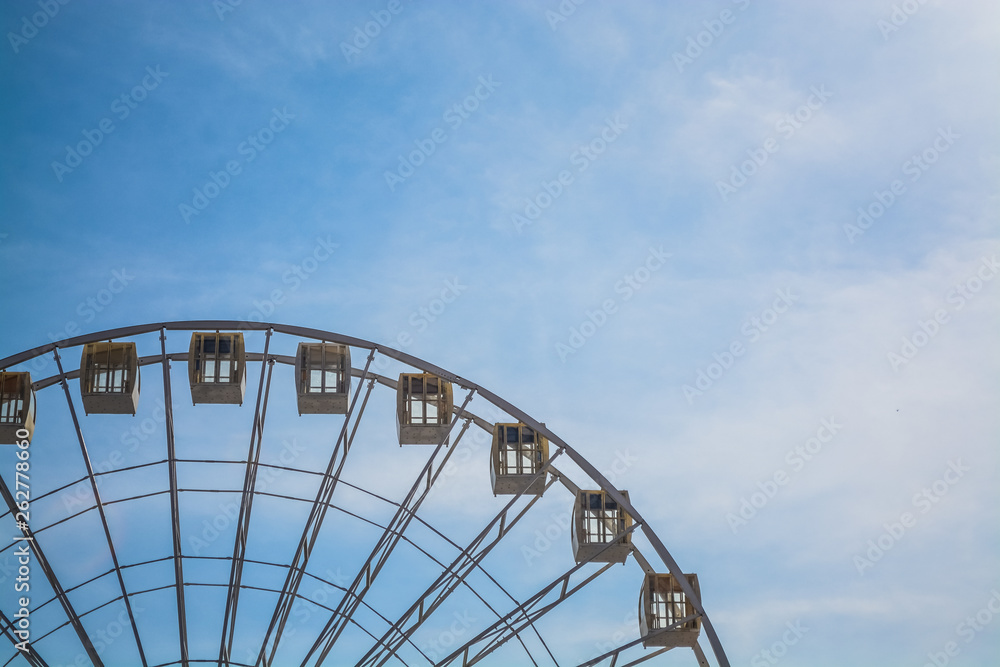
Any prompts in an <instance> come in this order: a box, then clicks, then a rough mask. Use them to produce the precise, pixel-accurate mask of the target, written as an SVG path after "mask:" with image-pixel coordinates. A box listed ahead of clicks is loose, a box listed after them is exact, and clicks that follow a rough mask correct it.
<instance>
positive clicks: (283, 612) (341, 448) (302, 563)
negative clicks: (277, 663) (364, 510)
mask: <svg viewBox="0 0 1000 667" xmlns="http://www.w3.org/2000/svg"><path fill="white" fill-rule="evenodd" d="M374 358H375V351H374V350H372V351H371V352H370V353H369V355H368V360H367V361H366V362H365V369H364V372H363V373H362V374H361V380H360V381H359V382H358V387H359V388H360V386H361V385H362V384H364V383H365V380H366V379H367V376H368V369H369V368H370V367H371V363H372V360H373V359H374ZM374 385H375V383H374V381H371V382H369V384H368V387H367V389H366V390H365V399H364V401H363V402H362V404H361V409H360V411H359V412H358V416H357V418H356V419H355V422H354V428H353V430H352V431H351V434H350V437H348V435H347V430H348V426H349V425H350V423H351V417H352V416H353V413H354V408H355V406H356V405H357V402H358V396H359V393H355V394H354V397H353V398H352V399H351V405H350V407H349V408H348V410H347V415H346V416H345V417H344V425H343V427H342V428H341V429H340V435H339V436H338V437H337V443H336V445H335V446H334V449H333V454H331V455H330V463H329V464H328V465H327V467H326V473H325V474H324V475H323V482H322V483H321V484H320V487H319V490H318V491H317V492H316V499H315V500H314V501H313V506H312V511H311V512H310V513H309V518H308V519H306V525H305V527H304V528H303V529H302V536H301V537H300V538H299V544H298V547H296V550H295V555H294V557H293V558H292V562H291V564H290V565H289V570H288V575H287V577H286V578H285V584H284V586H283V587H282V589H281V592H280V594H279V596H278V604H277V605H276V606H275V609H274V613H273V614H272V615H271V622H270V623H269V624H268V628H267V632H266V633H265V635H264V641H263V642H262V643H261V647H260V653H259V654H258V656H257V663H256V664H257V665H258V666H259V665H270V664H271V663H272V662H273V660H274V655H275V653H276V652H277V650H278V644H279V642H280V641H281V633H282V632H283V631H284V628H285V624H286V623H287V622H288V616H289V614H291V611H292V603H293V602H294V600H295V596H296V595H297V594H298V589H299V584H300V583H301V582H302V575H303V574H304V573H305V570H306V565H308V563H309V556H310V554H311V553H312V549H313V545H315V543H316V538H317V537H318V535H319V530H320V528H321V527H322V525H323V519H324V518H325V517H326V510H327V508H328V507H329V504H330V500H331V498H332V497H333V492H334V490H336V488H337V482H338V481H339V479H340V473H341V471H342V470H343V469H344V464H345V463H346V462H347V455H348V453H349V452H350V449H351V443H352V442H353V441H354V435H355V434H356V433H357V429H358V424H360V423H361V417H362V415H363V414H364V410H365V406H366V405H367V404H368V397H369V396H370V395H371V391H372V388H373V387H374ZM269 644H270V649H269V646H268V645H269ZM268 654H269V655H268Z"/></svg>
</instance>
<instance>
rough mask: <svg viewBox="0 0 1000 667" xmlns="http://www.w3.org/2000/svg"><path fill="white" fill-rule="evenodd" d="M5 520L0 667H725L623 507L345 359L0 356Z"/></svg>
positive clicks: (459, 380)
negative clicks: (396, 666)
mask: <svg viewBox="0 0 1000 667" xmlns="http://www.w3.org/2000/svg"><path fill="white" fill-rule="evenodd" d="M76 355H79V359H80V361H79V365H77V363H76ZM0 494H2V496H3V501H4V505H3V507H2V508H0V509H2V510H3V514H2V515H0V521H2V525H3V526H4V528H5V529H6V531H7V533H8V535H9V536H13V540H9V543H8V544H6V545H4V547H3V548H2V549H0V586H3V587H4V588H6V589H7V590H6V591H5V593H4V595H3V596H2V599H3V604H2V606H0V625H2V629H3V633H4V635H5V636H6V638H7V639H8V640H9V641H8V642H5V643H6V648H5V649H4V651H3V652H2V653H0V664H2V665H24V664H27V665H33V666H45V665H49V666H52V667H55V666H56V665H89V664H93V665H95V666H104V665H106V666H108V667H111V666H117V665H142V666H143V667H153V666H155V667H162V666H165V665H182V666H184V667H187V666H188V665H197V664H216V665H220V666H221V665H240V666H243V665H246V666H254V667H257V666H261V665H274V666H287V665H301V666H302V667H307V666H310V667H311V666H318V665H356V666H358V667H375V666H380V665H386V664H402V665H473V664H481V665H484V666H485V665H536V666H541V665H579V666H580V667H584V666H590V665H613V666H615V667H624V666H625V665H637V664H640V663H645V662H647V661H649V664H669V665H674V664H678V665H679V664H698V665H703V666H706V667H707V666H709V665H710V664H712V663H710V662H709V661H708V659H707V657H706V655H705V651H704V650H703V648H702V646H701V644H700V643H699V642H700V641H701V640H702V639H704V640H707V644H708V649H709V653H710V654H713V655H714V657H715V663H716V664H717V665H719V667H729V662H728V659H727V658H726V655H725V652H724V650H723V648H722V644H721V642H720V640H719V638H718V635H717V634H716V632H715V629H714V628H713V626H712V623H711V621H710V620H709V617H708V614H707V612H706V611H705V608H704V606H703V605H702V599H701V589H700V584H699V581H698V577H697V575H696V574H693V573H690V572H688V571H685V570H682V569H681V568H680V566H679V565H678V564H677V563H676V562H675V560H674V559H673V557H672V556H671V555H670V553H669V552H668V551H667V548H666V546H665V545H664V544H663V541H662V540H661V539H660V538H659V537H658V536H657V535H656V533H655V532H654V530H653V527H652V526H651V525H649V524H648V523H647V522H646V520H645V519H644V518H643V516H642V515H641V514H640V512H639V510H638V509H637V508H636V507H635V506H633V504H632V503H631V502H630V500H629V494H628V491H627V490H623V489H618V488H616V487H615V486H614V485H613V484H612V482H611V481H609V479H608V478H607V477H606V476H605V475H604V474H602V473H601V472H600V471H599V470H598V469H597V468H596V467H595V466H594V465H592V464H591V463H590V462H588V461H587V460H586V459H585V458H584V457H583V456H581V455H580V454H579V453H578V452H577V451H576V450H575V449H573V448H572V447H571V446H570V445H569V444H567V443H566V442H565V441H563V440H562V439H561V438H560V437H559V436H558V435H557V434H555V433H553V432H552V431H551V430H550V429H549V428H548V427H547V426H546V425H545V423H544V422H542V421H538V420H536V419H535V418H533V417H531V416H529V415H528V414H527V413H525V412H523V411H522V410H520V409H519V408H517V407H515V406H513V405H511V404H510V403H508V402H507V401H505V400H504V399H502V398H500V397H499V396H497V395H495V394H493V393H492V392H490V391H489V390H487V389H485V388H483V387H481V386H479V385H477V384H476V383H474V382H472V381H470V380H467V379H465V378H463V377H459V376H457V375H455V374H453V373H450V372H448V371H447V370H445V369H442V368H439V367H437V366H435V365H433V364H430V363H428V362H426V361H423V360H421V359H418V358H416V357H414V356H412V355H409V354H406V353H404V352H401V351H399V350H395V349H392V348H389V347H386V346H384V345H381V344H376V343H372V342H369V341H366V340H361V339H358V338H353V337H350V336H345V335H342V334H337V333H333V332H328V331H321V330H317V329H309V328H303V327H296V326H288V325H282V324H271V323H247V322H237V321H208V320H206V321H183V322H161V323H153V324H144V325H139V326H132V327H126V328H120V329H113V330H108V331H102V332H97V333H93V334H87V335H83V336H78V337H76V338H72V339H68V340H64V341H59V342H55V343H49V344H46V345H42V346H40V347H36V348H34V349H30V350H26V351H24V352H21V353H18V354H14V355H11V356H8V357H7V358H5V359H3V360H0ZM702 633H704V637H703V636H702ZM672 649H677V650H672Z"/></svg>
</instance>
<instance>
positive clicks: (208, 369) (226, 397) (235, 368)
mask: <svg viewBox="0 0 1000 667" xmlns="http://www.w3.org/2000/svg"><path fill="white" fill-rule="evenodd" d="M188 378H189V380H190V381H191V402H192V403H194V404H198V403H231V404H237V405H243V396H244V395H245V394H246V389H247V368H246V351H245V349H244V347H243V334H242V333H219V332H218V331H216V332H215V333H201V332H197V333H193V334H191V347H190V348H189V350H188Z"/></svg>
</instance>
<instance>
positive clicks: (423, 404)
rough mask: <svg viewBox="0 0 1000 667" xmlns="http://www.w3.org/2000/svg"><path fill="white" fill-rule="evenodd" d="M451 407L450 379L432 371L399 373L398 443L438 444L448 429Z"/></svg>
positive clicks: (397, 388) (397, 400)
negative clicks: (445, 378) (440, 376)
mask: <svg viewBox="0 0 1000 667" xmlns="http://www.w3.org/2000/svg"><path fill="white" fill-rule="evenodd" d="M453 409H454V406H453V403H452V394H451V382H448V381H447V380H442V379H441V378H439V377H438V376H436V375H433V374H431V373H400V375H399V383H398V384H397V385H396V431H397V434H398V435H399V444H400V445H436V444H438V443H439V442H441V440H442V439H443V438H444V437H445V434H446V433H447V432H448V427H449V424H450V423H451V415H452V411H453Z"/></svg>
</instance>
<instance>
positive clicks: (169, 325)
mask: <svg viewBox="0 0 1000 667" xmlns="http://www.w3.org/2000/svg"><path fill="white" fill-rule="evenodd" d="M162 329H166V330H167V331H199V330H205V329H208V330H220V331H221V330H226V331H267V330H268V329H270V330H272V331H275V332H277V333H282V334H287V335H291V336H297V337H300V338H312V339H315V340H320V341H326V342H330V343H340V344H342V345H349V346H351V347H357V348H363V349H366V350H375V351H377V352H378V353H379V354H383V355H385V356H387V357H389V358H390V359H395V360H396V361H400V362H402V363H404V364H407V365H409V366H413V367H414V368H419V369H421V370H423V371H425V372H428V373H433V374H435V375H437V376H439V377H442V378H444V379H446V380H449V381H450V382H452V383H455V384H457V385H459V386H461V387H463V388H464V389H467V390H475V391H476V393H478V394H480V395H482V396H483V398H485V399H486V400H488V401H489V402H490V403H492V404H493V405H495V406H496V407H498V408H501V409H502V410H504V411H505V412H507V414H509V415H511V416H512V417H516V418H517V419H519V420H520V421H521V422H523V423H525V424H527V425H528V426H531V428H533V429H534V430H535V431H537V432H539V433H541V434H542V435H544V436H545V437H546V438H548V439H549V442H550V443H554V444H555V445H556V447H557V448H562V449H564V450H565V451H566V454H567V455H569V457H570V458H571V459H572V460H573V462H574V463H576V464H577V465H578V466H579V467H580V469H581V470H583V471H584V472H585V473H587V474H588V475H589V476H590V478H591V479H592V480H594V481H595V482H597V483H598V484H599V485H600V486H601V488H602V489H603V490H604V491H606V492H607V493H608V494H609V495H610V496H611V497H612V498H614V499H615V501H616V502H618V504H619V505H621V506H622V507H624V508H625V510H626V511H627V512H628V513H629V514H630V515H631V516H632V518H633V520H635V521H636V522H638V523H640V524H641V530H642V532H643V534H644V535H645V536H646V539H648V540H649V543H650V544H651V545H652V547H653V549H654V550H655V551H656V553H657V555H658V556H659V557H660V559H661V560H662V561H663V563H664V565H666V566H667V569H668V571H669V572H670V574H672V575H673V576H674V578H675V579H677V581H678V583H679V584H680V586H681V589H682V590H683V591H684V593H685V595H687V597H688V599H689V600H691V603H692V605H693V606H694V608H695V611H696V612H697V613H699V614H701V622H702V627H703V628H704V630H705V636H706V637H707V638H708V641H709V644H711V646H712V652H713V653H714V654H715V658H716V660H717V661H718V662H719V667H730V664H729V659H728V658H727V657H726V652H725V650H724V649H723V648H722V642H721V641H720V640H719V636H718V634H717V633H716V631H715V627H714V626H713V625H712V621H711V620H710V619H709V617H708V612H706V611H705V608H704V607H703V606H702V604H701V598H700V597H699V596H698V594H697V593H696V592H695V591H694V589H693V588H692V587H691V584H690V583H689V582H688V580H687V577H685V576H683V571H682V570H681V568H680V566H678V565H677V561H675V560H674V558H673V556H671V555H670V552H669V551H667V547H666V546H665V545H664V544H663V541H662V540H660V538H659V537H658V536H657V535H656V533H654V532H653V530H652V529H651V528H650V527H649V524H648V523H647V522H646V521H645V519H643V517H642V515H641V514H639V512H638V511H637V510H636V509H635V507H633V506H632V504H631V503H630V502H629V501H628V499H627V498H625V496H624V495H622V494H621V493H620V492H619V491H618V489H616V488H615V487H614V485H613V484H611V482H610V481H608V479H607V478H606V477H605V476H604V475H603V474H602V473H601V472H600V471H599V470H597V468H595V467H594V466H593V465H591V463H590V462H589V461H587V459H585V458H584V457H583V456H582V455H580V454H579V453H578V452H577V451H576V450H575V449H573V448H572V447H570V446H569V445H568V444H567V443H566V442H565V441H564V440H563V439H562V438H560V437H559V436H557V435H556V434H555V433H553V432H552V431H550V430H549V429H548V428H547V427H546V426H545V425H543V424H542V423H540V422H538V421H536V420H535V419H533V418H532V417H531V416H530V415H528V414H526V413H525V412H523V411H522V410H520V409H518V408H517V407H515V406H514V405H511V404H510V403H508V402H507V401H505V400H504V399H502V398H500V397H499V396H497V395H496V394H494V393H493V392H491V391H489V390H488V389H485V388H483V387H481V386H479V385H478V384H476V383H475V382H472V381H470V380H467V379H465V378H463V377H461V376H458V375H455V374H454V373H451V372H449V371H446V370H445V369H443V368H440V367H438V366H435V365H434V364H431V363H428V362H426V361H424V360H423V359H420V358H418V357H414V356H413V355H410V354H407V353H405V352H401V351H399V350H396V349H394V348H391V347H388V346H386V345H382V344H380V343H373V342H371V341H368V340H364V339H362V338H354V337H353V336H345V335H343V334H337V333H333V332H331V331H323V330H322V329H313V328H309V327H299V326H293V325H289V324H275V323H269V322H241V321H238V320H184V321H177V322H157V323H153V324H140V325H136V326H130V327H120V328H118V329H107V330H105V331H98V332H95V333H89V334H83V335H81V336H75V337H73V338H67V339H65V340H61V341H58V342H54V343H48V344H46V345H42V346H40V347H35V348H32V349H30V350H25V351H24V352H20V353H18V354H14V355H11V356H9V357H6V358H4V359H0V370H6V369H7V368H10V367H11V366H16V365H17V364H21V363H24V362H26V361H28V360H30V359H34V358H35V357H39V356H41V355H43V354H47V353H49V352H52V351H53V350H55V349H57V348H58V349H62V348H71V347H77V346H79V345H84V344H86V343H93V342H97V341H102V340H109V339H115V338H129V337H131V336H138V335H141V334H147V333H153V332H156V331H160V330H162Z"/></svg>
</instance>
